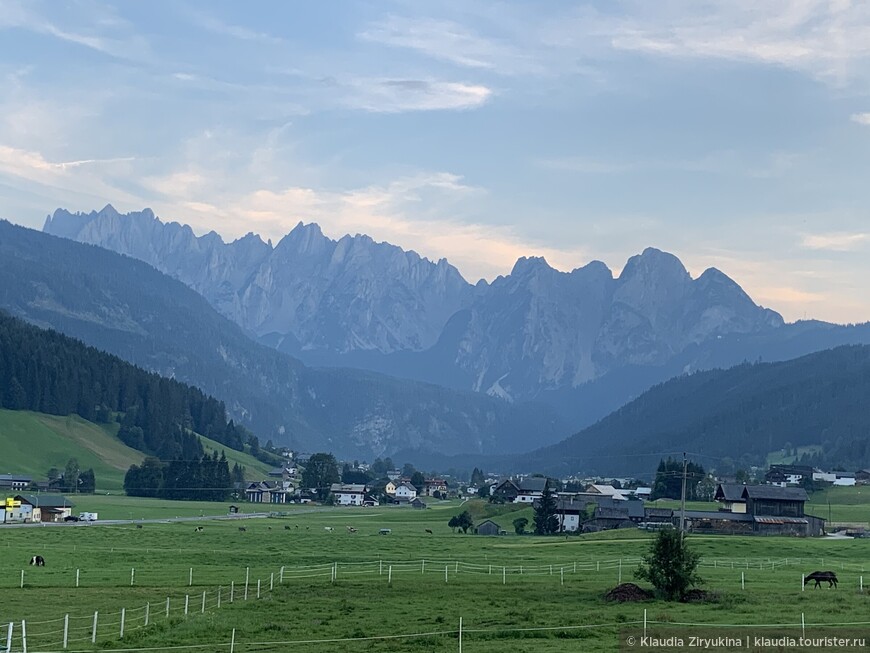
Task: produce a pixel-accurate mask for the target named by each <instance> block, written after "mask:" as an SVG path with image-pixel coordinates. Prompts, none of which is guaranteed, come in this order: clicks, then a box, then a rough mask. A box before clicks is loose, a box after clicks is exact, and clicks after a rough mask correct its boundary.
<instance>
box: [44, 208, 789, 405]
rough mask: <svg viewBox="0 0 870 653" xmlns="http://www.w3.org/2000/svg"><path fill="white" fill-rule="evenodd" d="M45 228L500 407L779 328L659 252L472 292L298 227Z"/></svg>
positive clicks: (524, 270)
mask: <svg viewBox="0 0 870 653" xmlns="http://www.w3.org/2000/svg"><path fill="white" fill-rule="evenodd" d="M44 231H46V232H48V233H51V234H55V235H58V236H64V237H67V238H72V239H75V240H78V241H81V242H86V243H91V244H95V245H99V246H101V247H105V248H108V249H112V250H114V251H117V252H120V253H123V254H127V255H129V256H132V257H135V258H139V259H141V260H143V261H146V262H147V263H149V264H151V265H153V266H154V267H156V268H157V269H159V270H161V271H163V272H165V273H167V274H169V275H171V276H173V277H175V278H177V279H179V280H180V281H182V282H184V283H185V284H187V285H189V286H190V287H192V288H193V289H194V290H196V291H197V292H199V293H201V294H202V295H203V296H204V297H206V299H208V301H209V302H210V303H211V304H212V305H213V306H214V307H215V308H216V309H217V310H218V311H219V312H221V313H222V314H224V315H225V316H227V317H229V318H230V319H231V320H233V321H235V322H236V323H237V324H239V325H240V326H241V327H242V328H243V329H245V330H247V331H248V332H249V333H252V334H254V335H255V336H256V337H258V338H259V339H260V340H261V341H262V342H264V343H267V344H269V345H270V346H273V347H276V348H278V349H281V350H283V351H286V352H289V353H292V354H294V355H298V356H299V357H300V358H301V359H302V360H303V361H305V362H310V363H316V364H319V365H332V366H351V367H361V368H365V369H371V370H377V371H382V372H388V373H391V374H396V375H398V376H405V377H411V378H415V379H421V380H426V381H430V382H436V383H439V384H443V385H447V386H451V387H454V388H463V389H471V390H475V391H477V392H485V393H488V394H490V395H493V396H497V397H500V398H502V399H506V400H511V401H521V400H526V399H531V398H539V397H545V396H546V395H547V393H548V392H551V391H557V392H562V396H563V398H564V396H565V394H564V393H565V391H570V390H573V389H582V388H584V387H587V386H588V385H589V384H592V383H594V382H596V381H598V380H600V379H603V378H605V377H606V376H607V375H608V374H611V373H614V372H618V371H620V370H625V369H627V368H636V367H644V368H663V366H664V367H667V366H668V364H669V363H672V362H673V361H675V360H676V359H677V358H679V357H681V356H682V355H683V354H684V353H685V352H687V351H688V350H690V349H691V348H693V347H697V346H698V345H701V344H703V343H706V342H711V341H714V340H715V339H717V338H721V337H723V336H729V335H731V336H733V335H735V334H736V335H739V334H758V333H768V332H772V331H774V330H776V329H779V328H781V327H782V325H783V320H782V318H781V317H780V316H779V315H778V314H776V313H774V312H773V311H770V310H767V309H764V308H761V307H759V306H757V305H756V304H755V303H754V302H753V301H752V300H751V299H750V298H749V296H748V295H746V293H744V292H743V290H742V289H741V288H740V287H739V286H738V285H737V284H736V283H734V282H733V281H732V280H731V279H729V278H728V277H727V276H726V275H724V274H723V273H721V272H719V271H718V270H715V269H709V270H707V271H706V272H704V273H703V274H702V275H701V276H700V277H699V278H697V279H692V277H691V276H690V275H689V273H688V272H687V271H686V269H685V267H683V265H682V263H680V261H679V260H678V259H677V258H676V257H674V256H672V255H670V254H667V253H665V252H661V251H659V250H656V249H647V250H645V251H644V252H643V253H642V254H640V255H638V256H634V257H632V258H631V259H629V261H628V263H627V264H626V265H625V268H624V269H623V271H622V273H621V274H620V275H619V276H618V277H616V278H614V276H613V274H612V273H611V271H610V270H609V269H608V268H607V266H606V265H604V264H603V263H601V262H597V261H595V262H592V263H589V264H588V265H586V266H584V267H582V268H579V269H576V270H574V271H572V272H570V273H564V272H559V271H557V270H554V269H553V268H551V267H550V266H549V265H547V263H546V261H544V259H541V258H521V259H520V260H519V261H517V263H516V265H515V266H514V268H513V270H512V271H511V273H510V274H509V275H507V276H504V277H499V278H498V279H496V280H495V281H494V282H493V283H491V284H487V283H485V282H480V283H478V284H477V286H471V285H469V284H468V283H466V282H465V280H464V279H463V278H462V277H461V276H460V274H459V272H458V271H457V270H456V269H455V268H454V267H452V266H451V265H449V264H448V263H447V262H446V261H444V260H441V261H439V262H438V263H432V262H431V261H429V260H427V259H425V258H421V257H420V256H418V255H417V254H416V253H414V252H405V251H403V250H401V249H400V248H398V247H395V246H393V245H389V244H385V243H375V242H374V241H373V240H372V239H371V238H369V237H367V236H360V235H357V236H353V237H351V236H345V237H343V238H341V239H340V240H338V241H334V240H331V239H329V238H327V237H325V236H324V235H323V233H322V232H321V231H320V228H319V227H318V226H317V225H315V224H309V225H303V224H301V223H300V224H299V225H298V226H297V227H296V228H295V229H293V230H292V231H291V232H290V233H289V234H288V235H287V236H286V237H284V238H283V239H282V240H281V241H280V242H279V243H278V244H277V245H276V246H275V247H272V245H271V243H264V242H263V241H262V240H261V239H260V238H259V237H257V236H255V235H253V234H249V235H247V236H245V237H244V238H241V239H239V240H237V241H235V242H232V243H228V244H227V243H224V242H223V241H222V240H221V238H220V237H219V236H217V234H215V233H214V232H211V233H209V234H206V235H204V236H201V237H197V236H196V235H195V234H194V233H193V231H192V230H191V229H190V227H187V226H182V225H179V224H177V223H164V222H162V221H160V220H159V219H158V218H156V217H155V216H154V214H153V213H152V212H151V211H150V210H148V209H146V210H144V211H142V212H139V213H131V214H127V215H119V214H118V213H117V212H116V211H115V210H114V209H113V208H112V207H111V206H107V207H106V208H105V209H103V210H102V211H100V212H92V213H90V214H87V215H85V214H71V213H69V212H67V211H64V210H60V209H59V210H57V211H56V212H55V213H54V215H53V216H51V217H49V218H48V219H47V221H46V223H45V227H44ZM686 365H688V367H689V368H690V369H691V368H692V361H687V362H686ZM664 378H667V377H664ZM658 380H663V378H662V379H658ZM564 400H565V399H560V400H559V401H564ZM568 401H569V400H568ZM617 405H618V404H617ZM613 407H615V406H613ZM578 417H579V416H578Z"/></svg>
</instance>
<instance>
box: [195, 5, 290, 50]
mask: <svg viewBox="0 0 870 653" xmlns="http://www.w3.org/2000/svg"><path fill="white" fill-rule="evenodd" d="M189 15H190V17H191V20H192V22H193V24H194V25H196V26H197V27H199V28H200V29H203V30H205V31H207V32H211V33H212V34H218V35H219V36H228V37H230V38H233V39H238V40H240V41H254V42H257V43H266V44H271V45H280V44H282V43H284V39H281V38H279V37H277V36H273V35H271V34H267V33H265V32H258V31H257V30H254V29H251V28H249V27H245V26H243V25H233V24H230V23H226V22H224V21H222V20H220V19H219V18H217V17H216V16H213V15H210V14H205V13H201V12H195V11H190V12H189Z"/></svg>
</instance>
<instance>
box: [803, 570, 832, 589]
mask: <svg viewBox="0 0 870 653" xmlns="http://www.w3.org/2000/svg"><path fill="white" fill-rule="evenodd" d="M811 580H814V581H816V584H815V585H814V586H813V587H821V584H822V583H823V582H825V581H827V582H828V589H831V588H832V587H833V588H836V587H837V574H835V573H834V572H833V571H814V572H813V573H811V574H807V575H806V576H805V577H804V585H806V584H807V583H809V582H810V581H811Z"/></svg>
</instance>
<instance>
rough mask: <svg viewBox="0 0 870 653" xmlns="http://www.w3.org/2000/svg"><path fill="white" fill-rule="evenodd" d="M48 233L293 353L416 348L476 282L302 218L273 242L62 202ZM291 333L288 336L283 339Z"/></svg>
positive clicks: (463, 302) (432, 336) (147, 213)
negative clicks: (158, 275) (93, 248)
mask: <svg viewBox="0 0 870 653" xmlns="http://www.w3.org/2000/svg"><path fill="white" fill-rule="evenodd" d="M43 231H45V232H46V233H50V234H53V235H56V236H63V237H66V238H71V239H73V240H77V241H79V242H83V243H89V244H93V245H99V246H100V247H105V248H106V249H111V250H113V251H116V252H118V253H121V254H126V255H127V256H131V257H133V258H137V259H140V260H142V261H145V262H146V263H148V264H150V265H152V266H154V267H156V268H157V269H158V270H160V271H161V272H164V273H166V274H169V275H170V276H173V277H175V278H176V279H178V280H180V281H182V282H183V283H185V284H187V285H188V286H190V287H191V288H193V289H194V290H196V291H197V292H198V293H200V294H201V295H203V296H204V297H205V298H206V299H207V300H208V301H209V302H210V303H211V304H212V306H214V307H215V308H216V309H217V310H218V311H219V312H220V313H222V314H223V315H224V316H226V317H228V318H230V319H231V320H233V321H234V322H236V323H237V324H239V326H241V327H242V328H243V329H245V330H246V331H248V332H249V333H252V334H254V335H255V336H256V337H258V338H264V339H266V340H268V342H270V343H271V344H273V345H275V346H279V347H282V348H283V349H285V350H288V351H295V350H327V351H332V352H337V353H346V352H349V351H357V350H363V351H366V350H372V351H377V352H381V353H390V352H394V351H408V350H409V351H420V350H423V349H426V348H428V347H430V346H431V345H432V344H434V343H435V341H436V340H437V338H438V336H439V334H440V333H441V330H442V328H443V327H444V324H445V323H446V322H447V320H448V319H449V318H450V316H452V315H453V314H454V313H456V311H457V310H459V309H461V308H463V307H465V306H467V304H468V302H469V300H470V298H471V291H472V288H471V286H470V285H469V284H468V283H467V282H466V281H465V280H464V279H463V278H462V276H461V275H460V274H459V272H458V271H457V270H456V268H454V267H453V266H451V265H450V264H448V263H447V261H445V260H443V259H442V260H440V261H438V262H437V263H433V262H431V261H429V260H428V259H425V258H421V257H420V256H418V255H417V254H416V253H414V252H405V251H403V250H402V249H400V248H398V247H395V246H393V245H389V244H387V243H376V242H374V241H373V240H372V239H371V238H369V237H368V236H363V235H357V236H344V237H343V238H341V239H339V240H337V241H335V240H331V239H329V238H327V237H326V236H324V235H323V232H322V231H321V230H320V227H319V226H317V225H316V224H309V225H304V224H302V223H301V222H300V223H299V224H298V225H297V226H296V228H295V229H293V230H292V231H291V232H290V233H289V234H287V236H285V237H284V238H282V239H281V241H280V242H279V243H278V244H277V245H275V246H274V247H273V246H272V244H271V242H269V243H266V242H263V241H262V240H261V239H260V237H259V236H256V235H254V234H248V235H247V236H245V237H243V238H240V239H239V240H236V241H234V242H231V243H224V242H223V240H222V239H221V237H220V236H218V235H217V234H216V233H214V232H210V233H208V234H205V235H204V236H200V237H197V236H196V235H195V234H194V233H193V230H192V229H191V228H190V227H189V226H187V225H180V224H178V223H175V222H170V223H164V222H162V221H161V220H159V219H158V218H157V217H156V216H155V215H154V213H153V212H152V211H151V210H150V209H145V210H144V211H140V212H138V213H129V214H126V215H120V214H119V213H118V212H117V211H115V209H114V208H113V207H112V206H106V207H105V208H104V209H103V210H102V211H99V212H91V213H89V214H81V213H76V214H72V213H69V212H67V211H63V210H60V209H59V210H57V211H55V213H54V215H53V216H50V217H49V218H48V219H47V220H46V223H45V227H44V229H43ZM287 339H289V342H288V343H285V340H287Z"/></svg>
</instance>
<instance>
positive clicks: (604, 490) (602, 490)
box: [586, 483, 625, 499]
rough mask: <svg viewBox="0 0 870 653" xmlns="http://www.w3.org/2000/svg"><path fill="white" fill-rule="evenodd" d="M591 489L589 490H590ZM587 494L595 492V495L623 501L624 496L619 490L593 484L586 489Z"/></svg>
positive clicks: (609, 486) (610, 486)
mask: <svg viewBox="0 0 870 653" xmlns="http://www.w3.org/2000/svg"><path fill="white" fill-rule="evenodd" d="M590 488H591V489H590ZM586 491H587V492H595V493H597V494H603V495H605V496H608V497H613V498H615V499H624V498H625V495H624V494H623V493H622V491H621V490H617V489H616V488H615V487H613V486H612V485H600V484H597V483H593V484H592V485H590V486H589V487H587V488H586Z"/></svg>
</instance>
